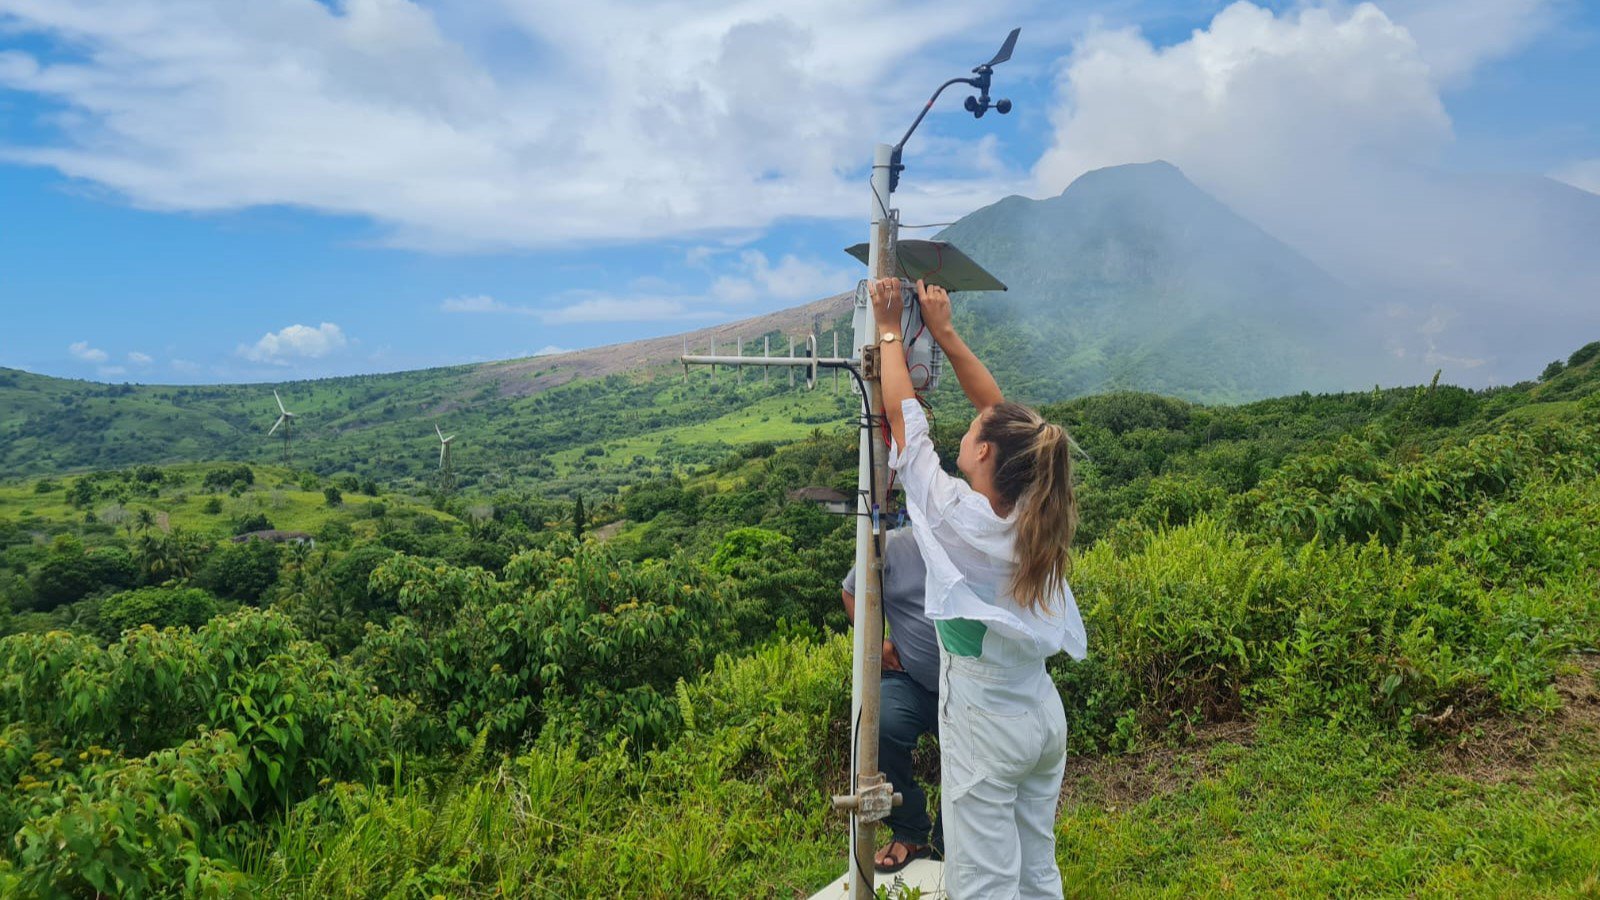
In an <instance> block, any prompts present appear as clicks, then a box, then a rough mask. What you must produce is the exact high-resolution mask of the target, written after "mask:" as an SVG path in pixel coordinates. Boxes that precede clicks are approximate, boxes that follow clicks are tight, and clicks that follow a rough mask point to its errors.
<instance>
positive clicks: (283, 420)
mask: <svg viewBox="0 0 1600 900" xmlns="http://www.w3.org/2000/svg"><path fill="white" fill-rule="evenodd" d="M272 399H274V400H276V401H278V421H277V422H274V423H273V425H272V428H271V429H270V430H268V431H267V437H272V432H274V431H277V430H278V427H279V426H282V427H283V464H284V465H285V466H287V465H289V458H290V457H289V442H290V440H291V438H290V434H289V433H290V432H291V431H292V430H293V429H294V413H292V412H289V410H287V409H285V408H284V406H283V398H282V397H279V396H278V392H277V391H273V392H272Z"/></svg>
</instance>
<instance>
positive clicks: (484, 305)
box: [439, 294, 534, 313]
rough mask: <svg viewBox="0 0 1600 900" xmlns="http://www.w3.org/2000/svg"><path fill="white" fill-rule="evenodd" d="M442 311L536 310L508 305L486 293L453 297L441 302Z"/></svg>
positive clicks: (517, 311)
mask: <svg viewBox="0 0 1600 900" xmlns="http://www.w3.org/2000/svg"><path fill="white" fill-rule="evenodd" d="M439 311H440V312H447V313H532V312H534V310H531V309H528V308H526V307H520V306H508V305H506V304H504V303H501V302H500V301H499V300H496V299H494V298H493V297H490V296H488V295H486V294H479V295H477V296H473V297H451V298H450V299H448V300H446V301H444V302H443V303H440V304H439Z"/></svg>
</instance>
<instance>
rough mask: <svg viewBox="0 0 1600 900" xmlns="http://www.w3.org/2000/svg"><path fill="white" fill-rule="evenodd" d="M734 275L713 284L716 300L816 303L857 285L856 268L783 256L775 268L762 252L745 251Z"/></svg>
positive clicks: (712, 293) (736, 302) (726, 301)
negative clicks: (762, 299) (808, 301)
mask: <svg viewBox="0 0 1600 900" xmlns="http://www.w3.org/2000/svg"><path fill="white" fill-rule="evenodd" d="M733 270H734V271H733V274H728V275H721V276H719V277H717V279H716V280H714V281H713V282H712V283H711V296H712V298H713V299H715V300H718V301H721V302H723V303H728V304H748V303H751V302H753V301H755V300H758V299H761V298H767V299H772V300H782V301H798V300H815V299H817V298H819V297H826V296H828V295H829V294H837V293H839V292H841V291H845V290H849V289H850V288H852V287H854V286H855V283H856V281H857V274H856V270H855V269H847V268H845V267H844V266H835V265H830V264H828V263H824V262H821V261H818V260H802V259H800V258H799V257H797V256H794V255H793V254H784V256H783V257H781V258H780V259H779V260H778V262H777V264H776V265H774V264H773V263H772V262H771V261H770V260H769V259H768V258H767V255H766V254H765V253H762V252H761V251H760V250H745V251H743V252H741V253H740V254H739V258H738V262H737V263H736V264H735V265H734V266H733Z"/></svg>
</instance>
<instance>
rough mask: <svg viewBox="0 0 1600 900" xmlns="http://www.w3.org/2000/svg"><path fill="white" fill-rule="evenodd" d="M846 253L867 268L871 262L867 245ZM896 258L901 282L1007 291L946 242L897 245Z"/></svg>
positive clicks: (950, 287)
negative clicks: (902, 279)
mask: <svg viewBox="0 0 1600 900" xmlns="http://www.w3.org/2000/svg"><path fill="white" fill-rule="evenodd" d="M844 252H846V253H848V254H850V255H851V256H854V257H855V258H856V259H859V260H861V262H862V264H863V265H864V264H865V263H866V261H867V245H866V244H864V243H863V244H857V245H855V246H854V247H846V248H845V251H844ZM895 258H896V264H895V268H896V269H898V270H899V271H898V272H896V274H898V275H899V276H900V277H901V278H909V279H911V280H912V281H916V280H917V279H918V278H921V279H922V280H923V281H926V282H927V283H928V284H936V285H938V286H940V287H942V288H944V289H945V290H947V291H1003V290H1005V289H1006V286H1005V284H1004V283H1003V282H1001V281H1000V279H998V278H996V277H994V276H993V275H990V274H989V273H988V272H987V271H986V270H985V269H984V268H983V266H980V265H978V264H977V263H975V262H973V261H972V257H970V256H967V255H966V254H965V253H962V252H961V251H960V250H958V249H956V246H955V245H954V244H948V243H946V242H944V241H900V242H899V243H897V244H896V245H895Z"/></svg>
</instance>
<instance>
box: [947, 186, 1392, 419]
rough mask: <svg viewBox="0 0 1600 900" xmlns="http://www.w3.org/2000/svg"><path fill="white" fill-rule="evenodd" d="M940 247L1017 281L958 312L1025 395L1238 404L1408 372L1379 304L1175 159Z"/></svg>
mask: <svg viewBox="0 0 1600 900" xmlns="http://www.w3.org/2000/svg"><path fill="white" fill-rule="evenodd" d="M940 238H941V239H943V240H948V241H950V242H952V243H954V244H956V245H957V246H959V247H961V248H962V249H963V250H964V251H966V252H967V253H968V254H969V255H971V256H972V257H973V258H974V259H976V260H978V261H979V262H980V263H981V264H982V265H984V266H985V267H986V268H988V269H989V270H990V271H992V272H993V273H994V274H996V275H997V276H999V277H1000V279H1001V280H1002V281H1005V282H1006V284H1007V285H1008V286H1009V288H1010V290H1009V291H1008V292H1007V293H1005V294H981V295H980V294H972V295H968V297H967V299H965V300H963V301H961V305H962V307H963V309H962V312H961V317H962V323H963V324H965V325H966V326H967V327H968V328H969V329H970V330H971V331H972V340H973V342H974V346H975V347H982V348H983V349H985V350H987V351H988V357H986V358H993V359H995V360H996V361H997V362H996V364H997V365H998V366H999V367H1000V368H1001V369H1002V370H1005V374H1006V375H1007V376H1009V381H1010V382H1011V383H1012V385H1013V386H1012V389H1013V390H1015V391H1017V392H1019V393H1020V394H1022V395H1025V396H1029V397H1035V398H1040V399H1054V398H1059V397H1063V396H1071V395H1079V394H1086V393H1095V392H1101V391H1107V390H1123V389H1133V390H1147V391H1154V392H1158V393H1164V394H1170V395H1174V396H1180V397H1185V398H1189V399H1194V400H1209V401H1236V400H1241V399H1247V398H1255V397H1264V396H1271V395H1275V394H1282V393H1285V392H1291V391H1299V390H1332V389H1341V388H1361V387H1371V386H1372V385H1373V384H1374V383H1378V382H1383V383H1390V382H1392V381H1393V379H1394V378H1395V377H1396V374H1397V372H1396V368H1395V367H1394V366H1393V365H1392V361H1393V356H1392V355H1391V354H1390V353H1388V352H1386V349H1385V347H1384V345H1383V343H1382V341H1381V340H1380V339H1378V337H1377V335H1376V333H1377V332H1378V331H1379V330H1380V329H1379V322H1380V320H1381V317H1382V313H1383V310H1382V308H1381V307H1380V306H1379V305H1378V304H1376V303H1373V302H1371V301H1370V300H1369V299H1368V298H1366V297H1364V296H1363V295H1362V294H1360V293H1359V292H1357V291H1353V290H1352V289H1351V288H1350V287H1349V286H1348V285H1346V284H1345V283H1343V282H1342V281H1341V280H1340V279H1338V278H1336V277H1334V276H1333V275H1332V274H1330V273H1329V272H1328V271H1326V270H1324V269H1323V268H1321V267H1319V266H1317V265H1316V264H1315V263H1314V262H1312V261H1311V260H1310V259H1308V258H1306V257H1305V256H1304V255H1302V254H1301V253H1299V252H1298V251H1296V250H1294V249H1293V248H1291V247H1289V246H1288V245H1287V244H1285V243H1284V242H1283V241H1280V240H1278V239H1277V238H1276V237H1274V236H1273V235H1271V234H1268V233H1267V232H1266V231H1264V230H1262V229H1261V228H1259V227H1257V226H1256V225H1255V224H1253V223H1251V222H1249V221H1248V220H1246V219H1244V218H1243V217H1241V216H1240V215H1238V214H1237V213H1235V212H1234V211H1233V210H1231V209H1229V208H1228V207H1227V206H1225V205H1224V204H1222V203H1220V202H1219V201H1217V200H1216V199H1215V198H1213V197H1212V196H1210V195H1209V194H1207V193H1205V192H1204V191H1202V190H1200V189H1199V188H1197V187H1196V186H1195V185H1194V184H1192V183H1191V182H1190V181H1189V180H1188V179H1187V178H1186V177H1184V175H1183V173H1182V172H1180V171H1179V170H1178V169H1177V168H1176V167H1174V166H1172V165H1170V164H1168V163H1165V162H1152V163H1144V164H1135V165H1125V166H1114V167H1109V168H1105V169H1099V170H1095V171H1092V172H1088V173H1086V174H1084V175H1083V176H1081V177H1079V178H1078V179H1077V180H1075V181H1074V182H1073V183H1072V184H1071V185H1070V186H1069V187H1068V188H1067V189H1066V190H1065V191H1063V192H1062V193H1061V194H1060V196H1057V197H1052V198H1048V199H1044V200H1030V199H1027V198H1023V197H1017V196H1013V197H1007V198H1006V199H1004V200H1001V201H1000V202H998V203H995V204H992V205H990V206H987V207H985V208H983V209H980V210H978V211H976V212H974V213H972V214H970V215H968V216H966V217H964V218H962V219H961V220H960V221H958V222H957V223H955V224H954V225H952V226H950V227H949V228H947V229H946V230H945V231H943V232H942V233H941V234H940Z"/></svg>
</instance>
